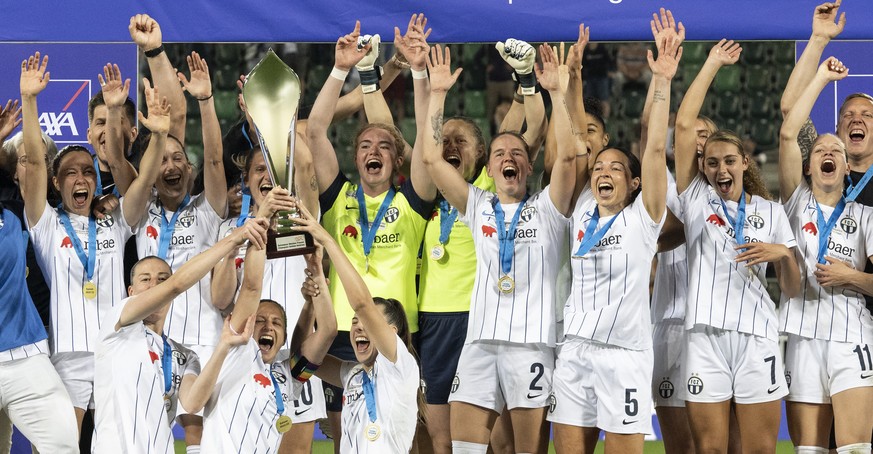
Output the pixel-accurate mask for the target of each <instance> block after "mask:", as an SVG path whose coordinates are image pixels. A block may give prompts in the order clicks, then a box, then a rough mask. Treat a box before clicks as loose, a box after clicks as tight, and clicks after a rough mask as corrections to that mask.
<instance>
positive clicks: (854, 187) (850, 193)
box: [819, 166, 873, 232]
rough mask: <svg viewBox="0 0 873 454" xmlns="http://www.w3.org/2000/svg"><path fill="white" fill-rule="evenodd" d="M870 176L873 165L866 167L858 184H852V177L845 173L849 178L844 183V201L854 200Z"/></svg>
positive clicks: (871, 176) (872, 171)
mask: <svg viewBox="0 0 873 454" xmlns="http://www.w3.org/2000/svg"><path fill="white" fill-rule="evenodd" d="M870 178H873V166H870V167H869V168H867V171H866V172H864V176H863V177H861V179H860V180H858V184H852V179H851V178H849V176H848V175H847V176H846V179H847V180H849V182H848V184H847V185H846V201H848V202H854V201H855V199H857V198H858V195H859V194H861V191H863V190H864V188H865V187H866V186H867V183H869V182H870ZM819 232H820V231H819Z"/></svg>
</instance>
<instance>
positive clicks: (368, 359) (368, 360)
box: [349, 305, 397, 366]
mask: <svg viewBox="0 0 873 454" xmlns="http://www.w3.org/2000/svg"><path fill="white" fill-rule="evenodd" d="M376 306H377V307H378V308H379V311H380V312H381V313H382V316H383V317H385V320H386V321H387V320H388V317H387V315H386V314H385V306H382V305H376ZM389 326H391V327H392V328H394V332H395V333H396V332H397V327H396V326H394V325H391V324H389ZM349 339H350V340H351V342H352V346H353V347H354V348H355V359H357V360H358V362H359V363H361V364H364V365H366V366H372V365H373V363H375V362H376V354H378V353H379V352H378V351H377V350H376V348H375V347H373V345H372V344H371V343H370V336H369V335H368V334H367V328H366V327H365V326H364V322H363V321H361V320H360V319H359V318H358V317H357V316H355V317H352V328H351V329H350V330H349Z"/></svg>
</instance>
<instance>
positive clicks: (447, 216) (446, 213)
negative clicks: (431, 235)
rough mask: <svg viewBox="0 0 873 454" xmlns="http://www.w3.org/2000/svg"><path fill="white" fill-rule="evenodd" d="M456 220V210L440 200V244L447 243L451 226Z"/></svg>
mask: <svg viewBox="0 0 873 454" xmlns="http://www.w3.org/2000/svg"><path fill="white" fill-rule="evenodd" d="M457 218H458V209H457V208H455V207H453V206H451V205H449V202H447V201H445V200H440V244H447V243H448V242H449V234H450V233H452V226H453V225H454V224H455V219H457Z"/></svg>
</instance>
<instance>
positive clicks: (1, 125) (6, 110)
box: [0, 99, 21, 141]
mask: <svg viewBox="0 0 873 454" xmlns="http://www.w3.org/2000/svg"><path fill="white" fill-rule="evenodd" d="M20 124H21V107H19V106H18V100H17V99H16V100H15V101H12V100H11V99H10V100H8V101H6V106H4V107H3V108H2V109H0V141H3V140H6V138H7V137H9V134H12V131H13V130H14V129H15V128H17V127H18V125H20Z"/></svg>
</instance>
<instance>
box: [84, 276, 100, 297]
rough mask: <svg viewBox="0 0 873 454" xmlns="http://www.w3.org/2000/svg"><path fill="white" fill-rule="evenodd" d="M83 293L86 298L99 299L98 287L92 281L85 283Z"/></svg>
mask: <svg viewBox="0 0 873 454" xmlns="http://www.w3.org/2000/svg"><path fill="white" fill-rule="evenodd" d="M82 293H83V294H84V295H85V298H88V299H89V300H90V299H94V298H97V285H96V284H94V283H93V282H91V281H88V282H86V283H85V285H83V286H82Z"/></svg>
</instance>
